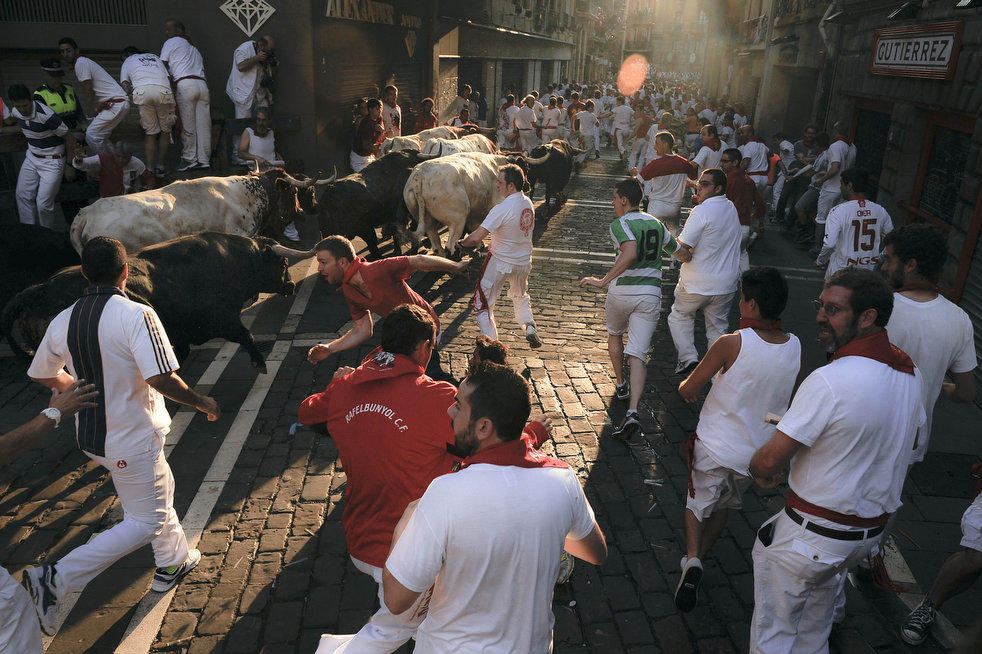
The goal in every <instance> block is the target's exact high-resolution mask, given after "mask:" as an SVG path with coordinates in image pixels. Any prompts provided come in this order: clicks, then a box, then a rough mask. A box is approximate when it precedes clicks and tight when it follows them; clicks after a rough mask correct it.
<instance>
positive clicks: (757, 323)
mask: <svg viewBox="0 0 982 654" xmlns="http://www.w3.org/2000/svg"><path fill="white" fill-rule="evenodd" d="M740 329H763V330H764V331H774V330H779V329H781V319H780V318H778V319H777V320H767V319H765V318H761V319H759V320H758V319H757V318H740Z"/></svg>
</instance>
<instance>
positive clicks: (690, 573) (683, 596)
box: [675, 557, 702, 613]
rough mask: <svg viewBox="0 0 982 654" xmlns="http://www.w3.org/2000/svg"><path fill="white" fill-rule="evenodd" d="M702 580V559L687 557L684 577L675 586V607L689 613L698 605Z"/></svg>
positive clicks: (683, 572)
mask: <svg viewBox="0 0 982 654" xmlns="http://www.w3.org/2000/svg"><path fill="white" fill-rule="evenodd" d="M700 581H702V561H700V560H699V559H697V558H695V557H693V558H691V559H687V560H686V562H685V565H684V566H682V578H681V579H679V585H678V586H677V587H676V588H675V607H676V608H677V609H678V610H679V611H682V612H683V613H688V612H689V611H691V610H692V609H694V608H695V607H696V595H697V594H698V591H699V582H700Z"/></svg>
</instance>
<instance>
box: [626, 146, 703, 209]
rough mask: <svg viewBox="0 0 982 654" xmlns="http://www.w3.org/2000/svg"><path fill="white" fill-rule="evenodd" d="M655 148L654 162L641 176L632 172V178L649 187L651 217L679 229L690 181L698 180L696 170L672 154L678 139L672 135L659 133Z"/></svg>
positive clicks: (646, 194)
mask: <svg viewBox="0 0 982 654" xmlns="http://www.w3.org/2000/svg"><path fill="white" fill-rule="evenodd" d="M654 144H655V145H654V149H655V156H654V158H652V159H651V161H649V162H648V163H646V164H645V166H644V168H642V169H641V171H640V172H639V171H638V169H637V168H632V169H631V175H634V176H635V177H637V178H638V181H640V182H641V183H642V184H643V185H644V187H645V196H646V197H647V198H648V206H647V211H648V213H650V214H651V215H652V216H655V217H656V218H658V219H659V220H661V221H663V222H666V221H667V222H669V223H670V224H672V225H675V226H676V227H677V225H678V215H679V209H680V208H681V206H682V196H683V194H684V193H685V183H686V179H695V178H696V172H695V168H694V166H693V165H692V162H690V161H689V160H688V159H686V158H685V157H683V156H681V155H677V154H674V153H673V152H672V148H673V147H675V137H674V136H672V133H671V132H667V131H661V132H656V133H655V136H654Z"/></svg>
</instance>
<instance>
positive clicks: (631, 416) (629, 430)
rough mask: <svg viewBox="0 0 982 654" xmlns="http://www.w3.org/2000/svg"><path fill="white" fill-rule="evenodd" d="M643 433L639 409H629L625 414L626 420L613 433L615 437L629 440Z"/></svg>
mask: <svg viewBox="0 0 982 654" xmlns="http://www.w3.org/2000/svg"><path fill="white" fill-rule="evenodd" d="M640 433H641V422H640V421H639V420H638V412H637V411H628V412H627V415H625V416H624V422H622V423H621V426H620V427H618V428H617V429H615V430H614V432H613V433H612V434H611V436H613V437H614V438H619V439H620V440H622V441H629V440H631V438H633V437H634V436H636V435H637V434H640Z"/></svg>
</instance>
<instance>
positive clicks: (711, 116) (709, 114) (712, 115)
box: [696, 107, 716, 125]
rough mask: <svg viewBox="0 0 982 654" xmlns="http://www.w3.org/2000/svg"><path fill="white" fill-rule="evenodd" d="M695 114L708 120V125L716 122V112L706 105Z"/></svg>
mask: <svg viewBox="0 0 982 654" xmlns="http://www.w3.org/2000/svg"><path fill="white" fill-rule="evenodd" d="M696 115H697V117H699V118H705V119H706V120H708V121H709V124H710V125H712V124H713V123H715V122H716V112H715V111H713V110H712V109H710V108H709V107H706V108H705V109H703V110H702V111H700V112H699V113H698V114H696Z"/></svg>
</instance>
